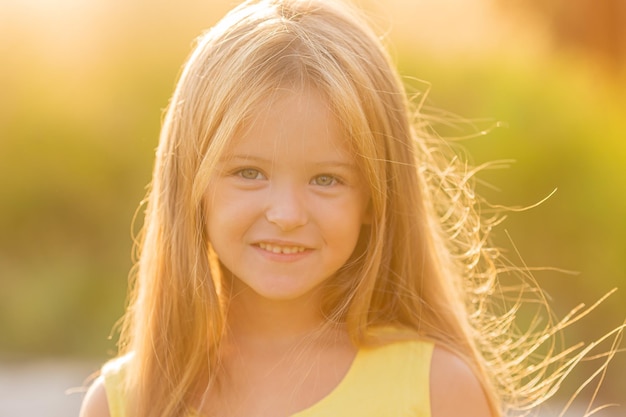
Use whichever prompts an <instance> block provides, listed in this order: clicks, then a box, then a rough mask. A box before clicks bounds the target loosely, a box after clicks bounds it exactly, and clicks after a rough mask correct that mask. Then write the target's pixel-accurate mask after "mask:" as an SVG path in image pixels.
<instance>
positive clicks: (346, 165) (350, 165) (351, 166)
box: [220, 154, 357, 170]
mask: <svg viewBox="0 0 626 417" xmlns="http://www.w3.org/2000/svg"><path fill="white" fill-rule="evenodd" d="M233 160H239V161H251V162H256V163H266V164H267V163H272V162H273V160H272V159H268V158H263V157H260V156H255V155H245V154H240V155H239V154H236V155H224V156H223V157H222V158H220V161H221V162H229V161H233ZM311 165H312V166H315V167H317V168H343V169H348V170H357V165H356V164H355V163H354V162H344V161H337V160H328V161H320V162H313V163H312V164H311Z"/></svg>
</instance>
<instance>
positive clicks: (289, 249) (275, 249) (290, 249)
mask: <svg viewBox="0 0 626 417" xmlns="http://www.w3.org/2000/svg"><path fill="white" fill-rule="evenodd" d="M258 246H259V248H261V249H263V250H265V251H268V252H272V253H281V254H285V255H290V254H293V253H302V252H304V251H305V250H306V248H305V247H303V246H281V245H274V244H271V243H265V242H260V243H259V244H258Z"/></svg>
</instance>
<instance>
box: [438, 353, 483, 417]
mask: <svg viewBox="0 0 626 417" xmlns="http://www.w3.org/2000/svg"><path fill="white" fill-rule="evenodd" d="M430 403H431V415H432V417H456V416H464V417H492V416H493V415H492V414H491V411H490V408H489V402H488V400H487V396H486V395H485V392H484V390H483V388H482V385H481V383H480V381H479V380H478V378H477V377H476V375H475V374H474V372H473V371H472V369H471V368H470V367H469V365H468V364H467V363H465V361H463V360H462V359H461V358H460V357H458V356H457V355H455V354H454V353H452V352H450V351H449V350H446V349H444V348H442V347H435V350H434V352H433V357H432V363H431V370H430Z"/></svg>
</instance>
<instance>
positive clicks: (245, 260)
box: [80, 89, 490, 417]
mask: <svg viewBox="0 0 626 417" xmlns="http://www.w3.org/2000/svg"><path fill="white" fill-rule="evenodd" d="M340 132H341V131H340V129H339V125H338V123H337V121H336V120H335V119H334V118H333V116H332V113H331V112H330V110H329V109H328V108H327V107H326V105H325V102H324V100H323V98H322V97H321V96H320V95H318V94H317V93H316V92H315V91H314V90H311V89H308V90H304V91H298V92H290V91H285V92H284V94H282V95H279V96H278V98H277V99H276V100H275V101H273V102H271V103H270V105H269V106H264V107H262V108H261V109H260V111H259V113H258V117H257V118H256V120H255V121H253V122H252V123H251V124H250V125H248V126H245V127H244V129H243V130H242V131H241V132H240V134H239V135H238V136H237V137H236V138H235V140H233V143H232V146H230V147H229V149H227V150H226V151H225V153H224V156H223V158H222V159H221V160H220V163H219V169H218V170H217V172H216V174H215V177H214V178H212V179H211V185H210V187H209V190H211V191H210V193H208V194H207V196H206V198H207V206H208V208H207V219H208V220H207V231H208V235H209V237H210V240H211V242H212V245H213V247H214V250H215V251H216V253H217V254H218V256H219V257H220V260H221V262H222V263H223V265H224V266H225V268H226V274H227V276H229V277H230V278H231V279H232V291H233V297H232V301H231V304H230V308H229V312H228V322H229V333H228V335H227V336H225V340H224V346H225V347H224V350H223V352H222V358H223V363H224V374H225V378H224V380H223V384H222V385H221V389H220V391H219V392H216V390H211V391H209V392H207V393H205V394H204V396H203V398H201V399H200V401H199V403H200V407H199V409H200V411H201V413H203V414H206V415H220V416H230V417H239V416H248V417H266V416H267V417H269V416H272V417H279V416H289V415H291V414H293V413H296V412H298V411H300V410H303V409H305V408H308V407H310V406H312V405H314V404H315V403H317V402H318V401H320V400H321V399H322V398H324V397H325V396H327V395H328V394H329V393H330V392H332V391H333V389H334V388H335V387H336V386H337V385H338V384H339V383H340V382H341V381H342V379H343V378H344V377H345V375H346V373H347V372H348V370H349V368H350V365H351V364H352V361H353V360H354V357H355V355H356V348H355V347H354V346H353V345H352V344H351V342H350V340H349V337H348V334H347V331H346V330H345V329H344V328H343V327H341V326H335V327H332V328H327V329H324V330H323V331H320V329H321V328H322V327H321V325H322V324H323V322H324V319H323V317H322V316H321V314H320V304H321V298H320V297H321V292H320V291H319V289H320V287H321V286H322V284H323V283H324V282H326V281H327V280H328V279H331V278H332V276H333V275H334V274H335V273H336V271H337V270H338V269H339V268H340V267H341V266H342V265H344V263H345V262H346V261H347V260H348V258H349V257H350V255H351V254H352V252H353V250H354V248H355V245H356V242H357V239H358V236H359V232H360V229H361V227H362V226H363V225H364V224H367V223H368V222H369V216H370V215H369V213H368V192H367V187H366V186H365V185H364V184H363V181H362V179H361V176H360V175H359V173H358V170H357V169H356V164H355V161H354V159H353V157H352V156H351V155H350V152H349V151H348V149H347V147H346V145H345V142H344V138H343V137H342V135H341V133H340ZM431 367H432V368H431V387H430V388H431V406H432V416H433V417H456V416H460V415H462V416H465V417H489V416H490V413H489V408H488V405H487V401H486V398H485V395H484V393H483V391H482V389H481V387H480V384H479V382H478V381H477V379H476V377H475V376H474V374H473V373H472V372H471V370H470V369H469V367H468V366H467V365H466V364H465V363H464V362H463V361H461V360H460V359H459V358H457V357H456V356H455V355H453V354H452V353H450V352H448V351H446V350H443V349H440V348H436V349H435V352H434V355H433V360H432V364H431ZM313 369H315V372H312V370H313ZM285 392H289V393H290V395H289V396H285V395H276V393H285ZM80 416H81V417H104V416H109V409H108V405H107V399H106V392H105V390H104V386H103V381H102V380H101V379H98V380H96V381H95V383H94V384H93V385H92V387H91V388H90V389H89V391H88V393H87V395H86V397H85V401H84V403H83V408H82V410H81V414H80Z"/></svg>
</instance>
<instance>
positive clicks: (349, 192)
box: [207, 89, 369, 300]
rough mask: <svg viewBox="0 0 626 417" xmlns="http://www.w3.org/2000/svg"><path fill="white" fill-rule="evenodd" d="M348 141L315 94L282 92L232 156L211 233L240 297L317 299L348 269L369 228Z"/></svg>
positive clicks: (235, 143) (213, 201) (216, 187)
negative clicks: (324, 287) (321, 288)
mask: <svg viewBox="0 0 626 417" xmlns="http://www.w3.org/2000/svg"><path fill="white" fill-rule="evenodd" d="M368 200H369V197H368V191H367V187H366V184H365V183H364V181H363V178H362V177H361V174H360V172H359V170H358V167H357V164H356V161H355V158H354V156H353V155H352V154H351V153H350V152H349V149H348V146H347V144H346V138H345V137H344V136H343V135H342V131H341V129H340V126H339V124H338V122H337V121H336V119H335V118H334V117H333V115H332V113H331V111H330V110H329V109H328V108H327V106H326V102H325V100H324V99H323V98H322V97H321V96H320V95H319V94H318V93H317V92H316V91H315V90H312V89H305V90H302V91H287V90H281V92H280V93H279V94H278V96H277V97H276V98H274V99H272V100H268V102H267V103H262V104H261V106H260V108H259V109H258V112H257V113H256V114H255V117H254V119H253V120H251V121H250V123H247V124H245V125H244V126H243V127H242V129H240V130H239V131H238V133H237V134H236V135H235V137H234V138H233V140H232V142H231V144H230V145H229V146H227V149H226V150H225V151H224V153H223V155H222V157H221V158H220V161H219V164H218V169H217V170H216V172H215V174H214V176H213V178H212V179H211V186H210V187H209V191H208V194H207V230H208V235H209V239H210V241H211V244H212V246H213V249H214V250H215V252H216V254H217V255H218V257H219V259H220V261H221V262H222V264H223V265H224V266H225V267H226V268H227V269H228V270H229V271H230V272H232V274H233V275H234V277H235V278H236V279H235V284H234V285H240V284H242V283H243V284H245V285H240V289H243V290H247V289H251V290H252V291H254V293H256V294H257V295H260V296H262V297H264V298H266V299H273V300H287V299H296V298H298V297H302V296H305V295H307V294H309V293H311V291H312V290H314V289H315V288H317V287H318V286H319V285H320V284H321V283H323V282H324V281H325V280H327V279H329V278H330V277H332V276H333V275H334V274H335V273H336V272H337V270H338V269H339V268H341V267H342V266H343V265H344V264H345V263H346V261H347V260H348V258H349V257H350V255H351V254H352V252H353V251H354V248H355V246H356V243H357V240H358V237H359V233H360V229H361V226H362V225H363V224H364V223H366V222H367V221H368V208H367V207H368Z"/></svg>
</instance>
